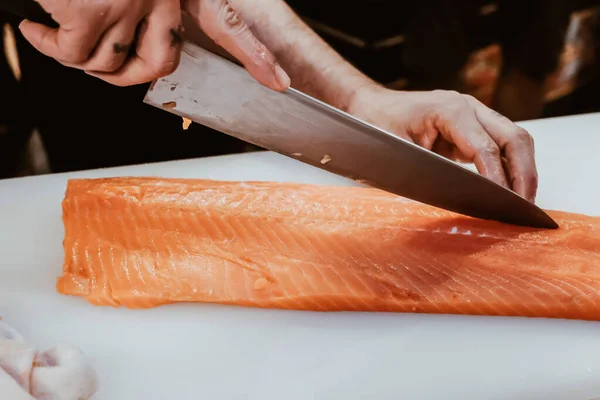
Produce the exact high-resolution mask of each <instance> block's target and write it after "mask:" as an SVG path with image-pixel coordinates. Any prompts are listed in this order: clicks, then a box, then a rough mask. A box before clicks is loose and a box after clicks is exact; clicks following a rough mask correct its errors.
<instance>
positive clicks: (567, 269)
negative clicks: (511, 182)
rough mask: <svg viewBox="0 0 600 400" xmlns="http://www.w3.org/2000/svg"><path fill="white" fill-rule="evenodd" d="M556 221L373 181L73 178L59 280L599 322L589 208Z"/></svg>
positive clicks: (113, 299) (117, 292) (326, 304)
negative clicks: (530, 220)
mask: <svg viewBox="0 0 600 400" xmlns="http://www.w3.org/2000/svg"><path fill="white" fill-rule="evenodd" d="M549 213H550V214H551V216H552V217H553V218H554V219H555V220H556V221H557V222H558V223H559V224H560V229H557V230H539V229H532V228H523V227H517V226H511V225H505V224H501V223H497V222H492V221H485V220H479V219H474V218H468V217H464V216H461V215H457V214H454V213H452V212H448V211H444V210H440V209H437V208H434V207H430V206H426V205H423V204H420V203H416V202H412V201H408V200H406V199H403V198H401V197H398V196H395V195H392V194H390V193H387V192H384V191H380V190H377V189H371V188H356V187H323V186H316V185H300V184H291V183H274V182H272V183H268V182H245V183H244V182H215V181H207V180H184V179H161V178H111V179H90V180H71V181H69V183H68V187H67V191H66V195H65V199H64V201H63V221H64V226H65V238H64V251H65V261H64V267H63V269H64V271H63V275H62V277H60V278H59V279H58V283H57V290H58V291H59V292H60V293H63V294H69V295H75V296H82V297H85V298H86V299H87V300H88V301H89V302H90V303H92V304H95V305H102V306H115V307H117V306H121V305H122V306H125V307H129V308H147V307H155V306H159V305H162V304H167V303H174V302H208V303H221V304H229V305H239V306H252V307H264V308H282V309H295V310H314V311H350V310H352V311H393V312H421V313H444V314H448V313H452V314H476V315H510V316H529V317H550V318H569V319H586V320H600V218H599V217H589V216H584V215H578V214H570V213H565V212H552V211H550V212H549Z"/></svg>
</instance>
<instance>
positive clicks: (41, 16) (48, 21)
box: [0, 0, 59, 28]
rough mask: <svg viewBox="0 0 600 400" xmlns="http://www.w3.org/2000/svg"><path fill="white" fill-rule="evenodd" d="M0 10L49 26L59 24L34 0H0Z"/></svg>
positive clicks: (55, 26) (52, 26)
mask: <svg viewBox="0 0 600 400" xmlns="http://www.w3.org/2000/svg"><path fill="white" fill-rule="evenodd" d="M0 10H2V11H7V12H9V13H11V14H14V15H16V16H17V17H21V18H23V19H28V20H30V21H32V22H37V23H38V24H43V25H46V26H49V27H51V28H57V27H58V26H59V25H58V23H56V21H54V19H52V16H51V15H50V14H48V13H47V12H46V11H45V10H44V9H43V8H42V6H41V5H40V4H39V3H38V2H37V1H35V0H0Z"/></svg>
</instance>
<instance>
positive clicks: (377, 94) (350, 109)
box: [344, 81, 389, 122]
mask: <svg viewBox="0 0 600 400" xmlns="http://www.w3.org/2000/svg"><path fill="white" fill-rule="evenodd" d="M387 92H389V89H387V88H385V87H384V86H382V85H380V84H378V83H376V82H373V81H371V82H365V83H363V84H362V85H360V86H359V87H357V88H356V89H355V90H353V91H352V93H351V96H350V98H349V99H348V103H347V104H348V106H347V109H346V110H344V111H346V112H347V113H349V114H352V115H354V116H355V117H357V118H361V119H364V120H365V121H367V122H371V121H369V117H368V115H370V114H371V113H372V112H371V111H372V110H371V109H372V107H373V106H374V105H375V104H379V103H380V101H375V100H376V99H381V97H382V96H383V95H384V94H385V93H387Z"/></svg>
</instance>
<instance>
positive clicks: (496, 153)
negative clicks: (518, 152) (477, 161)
mask: <svg viewBox="0 0 600 400" xmlns="http://www.w3.org/2000/svg"><path fill="white" fill-rule="evenodd" d="M477 152H478V153H479V154H481V155H485V156H492V157H500V148H499V147H498V145H497V144H496V143H494V142H493V141H492V140H489V141H485V143H483V144H482V145H481V146H480V147H479V148H478V149H477Z"/></svg>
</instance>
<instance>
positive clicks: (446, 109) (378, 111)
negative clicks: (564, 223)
mask: <svg viewBox="0 0 600 400" xmlns="http://www.w3.org/2000/svg"><path fill="white" fill-rule="evenodd" d="M348 111H349V112H350V113H351V114H353V115H355V116H356V117H358V118H361V119H363V120H365V121H367V122H370V123H372V124H374V125H377V126H379V127H381V128H383V129H386V130H388V131H390V132H393V133H395V134H397V135H398V136H400V137H402V138H405V139H407V140H410V141H412V142H414V143H416V144H418V145H420V146H422V147H425V148H427V149H429V150H433V151H435V152H436V153H438V154H441V155H443V156H445V157H447V158H450V159H452V160H455V161H461V162H473V163H474V164H475V166H476V167H477V170H478V171H479V173H480V174H482V175H484V176H485V177H487V178H489V179H491V180H492V181H494V182H496V183H498V184H500V185H502V186H505V187H508V188H510V189H512V190H514V191H515V192H517V193H518V194H520V195H521V196H523V197H524V198H526V199H527V200H529V201H531V202H534V201H535V195H536V192H537V184H538V175H537V170H536V166H535V159H534V145H533V138H532V137H531V136H530V135H529V133H528V132H527V131H526V130H525V129H523V128H521V127H519V126H517V125H515V124H514V123H513V122H511V121H510V120H509V119H507V118H505V117H503V116H502V115H500V114H498V113H496V112H495V111H493V110H491V109H489V108H487V107H486V106H484V105H483V104H482V103H480V102H479V101H478V100H476V99H475V98H473V97H472V96H468V95H462V94H459V93H456V92H451V91H441V90H437V91H433V92H398V91H393V90H388V89H385V88H381V87H378V86H375V85H372V86H368V87H363V88H362V89H361V90H359V91H357V92H356V95H355V96H354V98H353V99H352V102H351V104H350V107H349V109H348Z"/></svg>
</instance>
